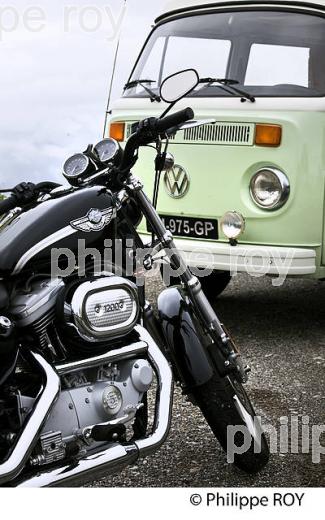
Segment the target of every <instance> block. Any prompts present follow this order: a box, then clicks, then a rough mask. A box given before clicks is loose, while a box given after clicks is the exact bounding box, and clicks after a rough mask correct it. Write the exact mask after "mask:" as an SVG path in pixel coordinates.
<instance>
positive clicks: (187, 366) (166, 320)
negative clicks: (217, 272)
mask: <svg viewBox="0 0 325 520" xmlns="http://www.w3.org/2000/svg"><path fill="white" fill-rule="evenodd" d="M158 312H159V321H160V325H161V329H162V333H163V336H164V341H165V344H166V350H167V355H168V357H169V359H170V361H171V362H172V364H173V366H174V370H175V372H176V376H177V378H178V379H179V380H180V382H181V383H182V384H183V386H184V387H185V389H186V390H188V391H190V390H191V389H192V388H195V387H197V386H201V385H203V384H205V383H207V382H208V381H209V380H210V379H211V377H212V376H213V374H214V368H213V365H212V363H211V360H210V356H209V353H208V351H207V348H208V346H209V340H208V338H207V337H206V334H204V332H203V330H202V328H201V325H200V323H199V321H198V320H197V318H196V316H195V313H194V311H193V307H192V305H191V303H190V301H189V299H188V297H187V296H186V293H185V291H183V290H182V289H181V288H180V287H170V288H168V289H165V290H164V291H163V292H162V293H161V294H160V296H159V298H158Z"/></svg>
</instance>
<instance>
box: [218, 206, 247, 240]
mask: <svg viewBox="0 0 325 520" xmlns="http://www.w3.org/2000/svg"><path fill="white" fill-rule="evenodd" d="M221 230H222V232H223V234H224V235H225V236H226V237H227V238H229V240H236V239H237V238H239V237H240V235H242V234H243V233H244V231H245V219H244V217H243V215H241V214H240V213H237V211H228V212H227V213H225V215H224V216H223V217H222V219H221Z"/></svg>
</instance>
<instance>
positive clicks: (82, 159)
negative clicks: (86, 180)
mask: <svg viewBox="0 0 325 520" xmlns="http://www.w3.org/2000/svg"><path fill="white" fill-rule="evenodd" d="M89 163H90V161H89V158H88V157H87V156H86V155H84V154H83V153H78V154H76V155H73V156H72V157H70V159H68V160H67V161H66V162H65V164H64V166H63V174H64V176H65V177H66V178H67V179H68V180H71V179H78V178H79V177H81V176H82V175H84V174H85V173H86V172H87V170H88V167H89Z"/></svg>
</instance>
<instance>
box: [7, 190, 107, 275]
mask: <svg viewBox="0 0 325 520" xmlns="http://www.w3.org/2000/svg"><path fill="white" fill-rule="evenodd" d="M93 210H94V211H93ZM113 213H114V212H113V202H112V195H111V194H110V193H109V192H107V191H106V190H105V189H103V187H91V188H85V189H83V190H78V191H75V192H72V193H70V194H68V195H65V196H62V197H60V198H55V199H49V200H47V201H44V202H41V203H40V204H38V205H37V206H35V207H34V208H32V209H30V210H29V211H27V212H25V213H22V214H21V215H19V216H18V217H16V218H15V220H13V221H12V222H11V223H10V224H8V225H7V226H6V225H5V226H4V228H3V229H1V227H0V276H1V277H5V276H8V275H11V274H19V273H20V272H21V271H22V270H23V269H25V268H26V267H28V266H30V265H31V262H33V263H34V262H38V261H47V260H50V256H51V249H52V248H67V249H69V250H71V251H73V252H76V251H77V249H78V240H80V239H81V240H85V245H86V247H91V246H92V245H94V244H95V243H96V242H97V241H100V240H101V239H104V234H105V232H106V233H107V227H106V226H107V225H108V224H109V221H110V220H112V218H113ZM107 216H108V217H109V218H107ZM79 219H80V220H81V222H77V223H76V225H75V226H74V224H73V223H74V222H75V221H78V220H79ZM83 221H84V222H83ZM71 223H72V225H71ZM89 223H90V226H89V225H88V224H89ZM85 224H86V226H85Z"/></svg>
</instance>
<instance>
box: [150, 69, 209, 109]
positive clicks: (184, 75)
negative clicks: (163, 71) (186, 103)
mask: <svg viewBox="0 0 325 520" xmlns="http://www.w3.org/2000/svg"><path fill="white" fill-rule="evenodd" d="M199 83H200V78H199V75H198V73H197V72H196V70H194V69H187V70H183V71H181V72H177V73H176V74H172V75H171V76H168V77H167V78H166V79H165V80H164V81H163V82H162V84H161V87H160V97H161V99H162V100H163V101H165V102H166V103H177V101H179V100H180V99H182V98H183V97H185V96H187V95H188V94H189V93H190V92H192V90H194V89H195V87H197V86H198V84H199Z"/></svg>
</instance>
